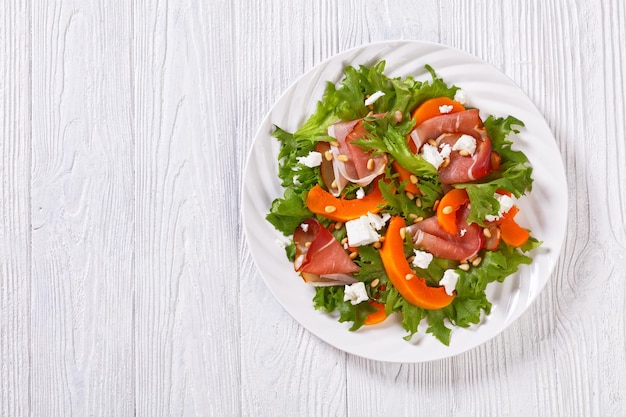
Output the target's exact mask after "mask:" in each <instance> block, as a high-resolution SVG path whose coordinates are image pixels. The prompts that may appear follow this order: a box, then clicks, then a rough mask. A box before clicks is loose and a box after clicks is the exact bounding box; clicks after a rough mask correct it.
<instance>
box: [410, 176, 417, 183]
mask: <svg viewBox="0 0 626 417" xmlns="http://www.w3.org/2000/svg"><path fill="white" fill-rule="evenodd" d="M409 181H411V184H417V181H418V180H417V176H416V175H413V174H411V176H410V177H409Z"/></svg>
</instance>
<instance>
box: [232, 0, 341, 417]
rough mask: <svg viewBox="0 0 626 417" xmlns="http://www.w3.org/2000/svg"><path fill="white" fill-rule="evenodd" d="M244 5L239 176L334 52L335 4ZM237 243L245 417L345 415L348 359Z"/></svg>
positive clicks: (238, 38)
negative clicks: (266, 122) (297, 313)
mask: <svg viewBox="0 0 626 417" xmlns="http://www.w3.org/2000/svg"><path fill="white" fill-rule="evenodd" d="M246 3H247V4H240V3H239V2H235V5H236V6H235V15H234V22H236V26H235V28H236V31H235V44H236V45H238V47H237V48H236V50H237V54H236V58H237V63H238V65H237V66H236V73H235V79H236V81H237V95H236V96H237V97H238V100H237V108H236V114H237V115H238V116H239V117H238V119H237V120H236V123H237V141H238V142H239V143H240V146H238V148H237V161H238V167H239V169H238V170H237V172H239V173H242V172H243V167H244V162H245V160H246V156H247V154H248V150H249V149H250V145H251V143H252V139H253V138H254V135H255V133H256V130H257V128H258V126H259V124H260V123H261V121H262V119H263V118H264V117H265V114H266V113H267V112H268V111H269V109H270V107H271V106H272V105H273V103H274V102H275V100H276V99H278V97H279V96H280V95H281V94H282V92H283V91H284V90H285V89H286V88H287V87H289V85H290V84H291V83H292V82H294V81H295V79H296V78H297V77H299V76H300V75H301V74H303V73H304V72H306V71H308V70H309V69H311V68H312V67H313V66H314V65H316V64H318V63H319V62H320V61H321V60H323V59H326V58H328V57H329V56H331V55H333V54H335V53H337V52H338V48H339V46H338V43H337V39H338V38H337V31H338V21H339V17H338V15H337V13H338V5H337V3H336V2H333V1H321V2H305V4H299V3H292V2H271V3H259V2H253V1H250V2H246ZM310 99H311V100H316V99H317V98H310ZM240 181H241V178H240ZM240 181H238V183H239V182H240ZM267 209H268V210H269V207H268V208H267ZM241 242H242V246H241V247H240V249H241V251H242V256H241V257H240V271H239V276H240V279H241V290H240V308H241V374H242V378H241V384H242V385H241V393H242V397H241V403H242V415H245V416H278V415H280V416H331V415H332V416H334V415H337V416H341V415H346V413H347V410H346V397H345V392H346V370H345V354H344V353H343V352H341V351H338V350H336V349H334V348H332V347H330V346H329V345H327V344H326V343H324V342H322V341H321V340H319V339H317V338H316V337H315V336H313V335H312V334H311V333H309V332H308V331H306V330H305V329H304V328H303V327H302V326H300V325H299V324H298V323H296V322H295V321H294V320H293V319H291V318H290V317H289V315H288V313H287V312H286V311H285V310H284V309H283V308H282V307H281V306H280V305H279V304H278V302H277V301H276V299H275V298H274V297H273V296H272V294H271V293H270V292H269V290H268V288H267V287H266V286H265V284H264V283H263V281H262V278H261V276H260V274H259V273H258V272H257V270H256V267H255V266H254V264H253V263H252V258H251V257H250V254H249V252H248V248H247V247H246V246H245V241H243V240H242V241H241ZM269 244H274V242H270V243H269ZM311 308H313V307H312V304H311Z"/></svg>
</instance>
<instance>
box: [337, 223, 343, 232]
mask: <svg viewBox="0 0 626 417" xmlns="http://www.w3.org/2000/svg"><path fill="white" fill-rule="evenodd" d="M342 227H343V223H341V222H337V223H335V230H339V229H341V228H342Z"/></svg>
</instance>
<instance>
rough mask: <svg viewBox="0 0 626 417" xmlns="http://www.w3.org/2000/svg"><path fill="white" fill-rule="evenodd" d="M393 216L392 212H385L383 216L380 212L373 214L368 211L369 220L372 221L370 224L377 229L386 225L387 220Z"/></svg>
mask: <svg viewBox="0 0 626 417" xmlns="http://www.w3.org/2000/svg"><path fill="white" fill-rule="evenodd" d="M390 218H391V214H389V213H383V215H382V217H381V216H379V215H378V214H372V213H370V212H369V211H368V212H367V220H368V221H369V222H370V225H372V227H373V228H374V229H376V230H380V229H382V228H383V227H384V226H385V223H387V220H389V219H390Z"/></svg>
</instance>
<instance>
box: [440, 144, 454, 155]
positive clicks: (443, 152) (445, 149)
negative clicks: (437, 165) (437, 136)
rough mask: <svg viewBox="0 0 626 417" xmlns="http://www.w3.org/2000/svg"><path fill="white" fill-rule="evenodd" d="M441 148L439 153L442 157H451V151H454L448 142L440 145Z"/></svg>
mask: <svg viewBox="0 0 626 417" xmlns="http://www.w3.org/2000/svg"><path fill="white" fill-rule="evenodd" d="M439 148H440V149H441V150H440V151H439V154H440V155H441V157H442V158H444V159H445V158H450V153H451V152H452V148H450V145H448V144H447V143H443V144H441V145H439Z"/></svg>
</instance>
